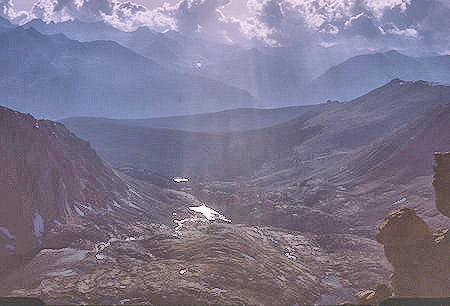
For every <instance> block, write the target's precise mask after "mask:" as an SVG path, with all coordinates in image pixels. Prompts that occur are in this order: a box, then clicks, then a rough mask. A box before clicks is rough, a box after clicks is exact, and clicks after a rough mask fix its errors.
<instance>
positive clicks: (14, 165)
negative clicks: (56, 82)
mask: <svg viewBox="0 0 450 306" xmlns="http://www.w3.org/2000/svg"><path fill="white" fill-rule="evenodd" d="M0 131H1V132H0V144H1V145H0V165H1V167H0V193H1V194H2V198H1V199H0V204H1V205H0V241H1V247H0V256H12V255H23V254H27V253H28V252H30V251H33V250H38V249H41V248H43V247H46V246H48V244H56V245H58V244H62V245H64V244H66V243H69V242H70V241H71V240H73V239H77V238H76V237H77V236H79V235H80V234H81V235H82V234H83V230H85V229H86V228H94V230H93V231H92V232H91V233H90V234H92V235H94V236H95V235H96V234H95V232H98V231H100V229H99V225H98V224H96V222H97V221H96V217H95V215H99V216H102V215H105V216H107V215H112V216H114V215H120V216H121V219H122V220H126V219H127V218H131V220H132V219H133V218H135V217H136V216H139V215H140V214H142V213H143V212H144V211H150V210H151V211H152V214H151V218H153V219H154V220H159V221H160V222H164V220H166V221H165V222H168V221H167V218H166V217H164V216H165V215H167V214H169V212H164V210H160V208H158V206H159V207H161V206H162V205H161V202H160V200H161V199H165V200H166V201H165V202H166V203H165V205H168V204H169V203H170V202H171V201H169V200H167V195H165V194H164V192H162V191H160V190H159V189H158V188H156V187H154V186H151V185H145V186H143V185H139V184H137V183H133V182H132V181H125V180H124V179H123V178H122V177H120V176H119V175H118V174H117V173H116V172H115V171H114V170H112V169H111V168H110V167H109V166H108V165H106V164H105V162H104V161H103V160H102V159H100V157H98V156H97V154H96V153H95V151H94V150H93V149H92V148H91V147H90V145H89V144H88V143H87V142H86V141H83V140H81V139H79V138H77V137H76V136H75V135H74V134H72V133H71V132H69V131H68V130H67V129H66V128H65V127H64V126H63V125H62V124H61V123H56V122H52V121H47V120H36V119H35V118H33V117H32V116H31V115H25V114H22V113H19V112H16V111H13V110H10V109H7V108H4V107H0ZM137 190H138V191H139V193H138V192H137ZM102 218H103V217H102ZM100 219H101V218H100ZM73 226H75V227H73ZM80 226H81V227H80ZM105 226H106V224H105ZM77 227H78V228H77ZM100 227H102V226H101V225H100ZM95 228H97V230H95ZM72 230H75V232H73V231H72ZM66 232H67V233H66ZM52 233H53V234H52ZM49 235H50V236H51V235H53V236H52V237H53V238H54V239H53V238H52V239H49ZM66 240H67V241H66Z"/></svg>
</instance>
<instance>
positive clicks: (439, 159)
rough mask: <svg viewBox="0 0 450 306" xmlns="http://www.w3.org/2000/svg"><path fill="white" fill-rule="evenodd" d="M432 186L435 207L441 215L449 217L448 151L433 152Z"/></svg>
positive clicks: (449, 163)
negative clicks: (434, 161) (434, 162)
mask: <svg viewBox="0 0 450 306" xmlns="http://www.w3.org/2000/svg"><path fill="white" fill-rule="evenodd" d="M434 158H435V160H436V166H435V167H434V181H433V186H434V190H435V197H436V208H437V209H438V210H439V212H441V213H442V214H443V215H445V216H447V217H450V152H447V153H436V154H434Z"/></svg>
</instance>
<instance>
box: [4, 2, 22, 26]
mask: <svg viewBox="0 0 450 306" xmlns="http://www.w3.org/2000/svg"><path fill="white" fill-rule="evenodd" d="M0 17H3V18H6V19H8V20H11V21H12V22H13V23H17V24H21V23H23V22H25V21H27V20H28V18H29V14H28V12H25V11H19V12H16V10H15V9H14V3H13V2H12V0H0Z"/></svg>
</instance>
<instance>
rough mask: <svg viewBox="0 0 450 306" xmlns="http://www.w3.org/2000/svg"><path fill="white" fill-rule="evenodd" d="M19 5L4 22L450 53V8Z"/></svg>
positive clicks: (427, 2) (272, 2)
mask: <svg viewBox="0 0 450 306" xmlns="http://www.w3.org/2000/svg"><path fill="white" fill-rule="evenodd" d="M11 1H12V0H0V15H1V16H6V17H7V18H9V19H11V20H16V21H17V20H27V19H29V18H31V17H34V18H41V19H43V20H45V21H47V22H48V21H55V22H59V21H65V20H69V19H74V18H77V19H80V20H82V21H89V22H92V21H105V22H107V23H109V24H111V25H113V26H115V27H117V28H119V29H122V30H126V31H132V30H135V29H136V28H138V27H140V26H148V27H150V28H152V29H154V30H157V31H166V30H177V31H179V32H181V33H183V34H184V35H186V36H199V37H203V38H206V39H211V40H218V41H222V42H229V43H240V44H245V45H249V46H251V45H253V46H254V45H259V44H267V45H272V46H295V47H297V48H302V47H305V48H306V47H308V46H312V45H314V46H316V45H321V46H331V45H336V44H339V45H343V46H345V45H348V46H351V47H356V48H361V49H364V48H365V49H367V50H369V49H370V50H380V49H390V48H400V49H407V48H416V49H420V48H422V49H424V50H429V51H435V52H443V51H444V50H448V49H449V48H450V18H449V16H450V2H449V1H448V0H377V1H374V0H247V10H248V12H247V14H246V15H247V16H248V17H247V18H246V19H245V20H244V19H242V20H240V19H238V18H236V17H233V16H226V15H225V14H224V11H225V8H226V7H227V6H229V5H230V3H231V2H232V1H246V0H180V1H178V2H177V3H174V4H169V3H165V4H163V5H162V6H160V7H158V8H155V9H152V10H150V9H148V8H146V7H145V6H143V5H139V4H136V3H134V2H132V1H126V2H122V1H119V0H38V1H37V2H36V3H35V5H34V6H33V9H32V10H31V12H30V14H28V15H27V14H26V13H24V12H19V13H16V12H15V11H14V9H13V4H12V2H11Z"/></svg>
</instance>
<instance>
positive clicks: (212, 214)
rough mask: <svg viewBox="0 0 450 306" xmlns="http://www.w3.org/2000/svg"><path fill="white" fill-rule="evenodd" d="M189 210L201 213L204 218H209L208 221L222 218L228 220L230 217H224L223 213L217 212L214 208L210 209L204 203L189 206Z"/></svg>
mask: <svg viewBox="0 0 450 306" xmlns="http://www.w3.org/2000/svg"><path fill="white" fill-rule="evenodd" d="M189 209H190V210H193V211H195V212H198V213H201V214H202V215H203V216H205V218H206V219H208V220H210V221H214V220H216V219H220V220H223V221H225V222H230V223H231V220H230V219H227V218H225V217H224V216H223V215H221V214H219V213H218V212H217V211H215V210H214V209H211V208H209V207H207V206H206V205H205V204H203V205H202V206H192V207H189Z"/></svg>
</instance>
